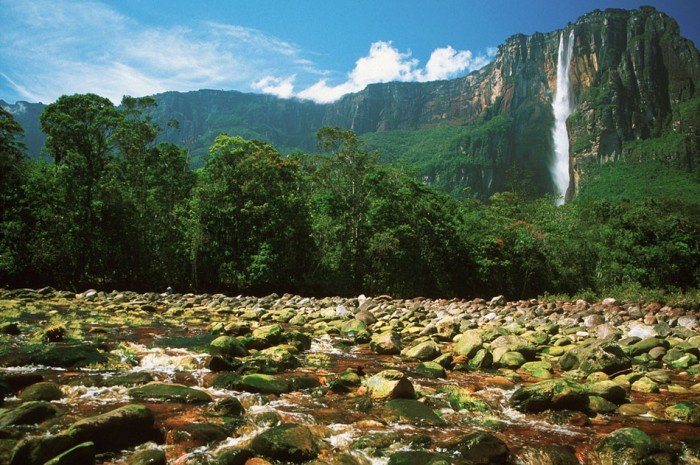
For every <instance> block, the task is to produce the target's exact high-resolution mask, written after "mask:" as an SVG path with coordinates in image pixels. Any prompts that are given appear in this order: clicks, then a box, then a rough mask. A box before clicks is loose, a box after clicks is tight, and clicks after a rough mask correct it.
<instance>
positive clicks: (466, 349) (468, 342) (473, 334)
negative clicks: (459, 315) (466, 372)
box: [453, 330, 484, 357]
mask: <svg viewBox="0 0 700 465" xmlns="http://www.w3.org/2000/svg"><path fill="white" fill-rule="evenodd" d="M483 343H484V341H483V339H482V338H481V335H480V334H479V332H478V331H476V330H469V331H467V332H465V333H463V334H462V335H461V336H460V337H459V340H458V341H457V344H455V346H454V349H453V352H454V353H455V355H463V356H465V357H472V356H474V354H476V352H477V351H478V350H479V349H481V347H482V345H483Z"/></svg>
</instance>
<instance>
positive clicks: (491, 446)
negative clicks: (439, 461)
mask: <svg viewBox="0 0 700 465" xmlns="http://www.w3.org/2000/svg"><path fill="white" fill-rule="evenodd" d="M451 449H452V450H454V451H455V452H457V454H458V456H459V457H460V458H462V459H463V460H465V461H466V462H467V463H469V464H470V465H505V464H506V463H507V462H508V457H509V456H510V452H509V451H508V446H506V444H505V443H504V442H503V441H501V440H500V439H498V438H497V437H496V436H494V435H493V434H490V433H485V432H476V433H471V434H467V435H465V436H462V437H460V438H458V439H457V441H456V443H455V444H454V445H453V446H452V447H451Z"/></svg>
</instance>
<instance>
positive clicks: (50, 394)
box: [19, 382, 63, 402]
mask: <svg viewBox="0 0 700 465" xmlns="http://www.w3.org/2000/svg"><path fill="white" fill-rule="evenodd" d="M19 398H20V399H22V401H25V402H26V401H32V400H46V401H51V400H58V399H61V398H63V392H62V391H61V388H60V387H59V386H58V384H55V383H49V382H41V383H36V384H32V385H31V386H28V387H26V388H25V389H24V390H23V391H22V393H21V394H20V395H19Z"/></svg>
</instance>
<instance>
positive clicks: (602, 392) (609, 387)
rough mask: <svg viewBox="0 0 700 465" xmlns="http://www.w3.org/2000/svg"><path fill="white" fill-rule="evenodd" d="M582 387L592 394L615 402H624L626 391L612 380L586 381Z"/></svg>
mask: <svg viewBox="0 0 700 465" xmlns="http://www.w3.org/2000/svg"><path fill="white" fill-rule="evenodd" d="M583 389H584V390H585V391H586V392H587V393H588V394H589V395H592V396H600V397H602V398H603V399H606V400H609V401H610V402H614V403H616V404H622V403H624V402H625V398H626V397H627V392H626V391H625V389H624V388H623V387H622V386H620V385H619V384H617V383H615V382H614V381H609V380H604V381H597V382H594V383H588V384H585V385H584V386H583Z"/></svg>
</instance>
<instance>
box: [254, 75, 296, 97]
mask: <svg viewBox="0 0 700 465" xmlns="http://www.w3.org/2000/svg"><path fill="white" fill-rule="evenodd" d="M295 78H296V75H291V76H288V77H286V78H276V77H273V76H265V77H264V78H262V79H260V80H258V81H255V82H253V83H251V84H250V87H252V88H253V89H255V90H259V91H260V92H262V93H263V94H272V95H274V96H276V97H280V98H290V97H292V96H293V95H294V79H295Z"/></svg>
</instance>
